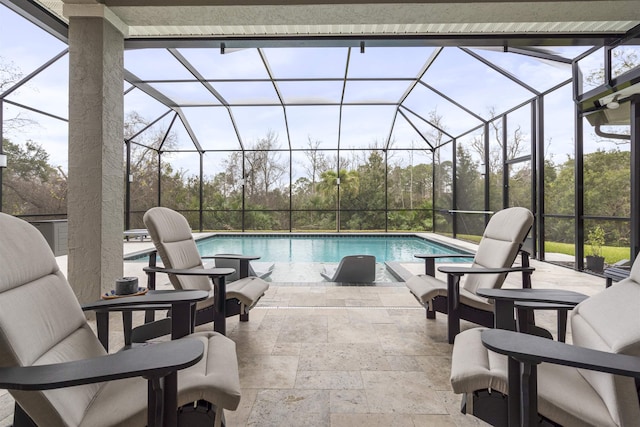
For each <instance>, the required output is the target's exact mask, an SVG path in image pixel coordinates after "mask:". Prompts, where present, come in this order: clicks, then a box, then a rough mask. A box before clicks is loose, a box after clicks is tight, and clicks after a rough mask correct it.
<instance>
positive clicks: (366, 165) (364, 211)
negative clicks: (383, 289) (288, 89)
mask: <svg viewBox="0 0 640 427" xmlns="http://www.w3.org/2000/svg"><path fill="white" fill-rule="evenodd" d="M143 123H144V120H142V118H141V117H140V116H139V115H137V114H132V115H130V116H128V117H127V125H126V126H125V130H126V134H129V135H133V134H135V130H136V129H138V128H140V126H141V125H142V124H143ZM500 134H501V132H499V131H498V129H496V131H495V135H492V142H495V144H494V145H495V146H496V147H498V148H499V147H500V145H501V144H503V143H504V141H500V139H499V136H498V135H500ZM143 135H144V134H143ZM161 143H162V144H163V145H162V149H161V150H160V151H164V153H163V154H162V155H161V159H162V161H161V162H160V165H161V172H160V174H158V164H159V163H158V151H157V150H158V149H159V147H160V144H161ZM482 144H483V136H478V137H477V138H475V139H472V140H471V141H470V142H468V143H466V144H463V143H458V144H457V146H456V152H455V157H456V164H455V166H456V168H455V171H456V177H455V178H456V179H455V181H456V186H455V187H456V203H455V207H456V208H457V209H461V210H484V208H485V206H484V188H485V181H484V180H485V173H484V172H485V170H484V166H483V165H482V164H481V161H480V160H479V159H480V158H481V157H480V156H479V150H480V148H481V147H482ZM509 144H510V146H511V147H512V148H513V151H512V153H511V154H510V156H512V157H513V158H516V157H518V156H519V155H520V154H521V153H522V151H523V150H525V147H526V146H527V144H528V142H527V141H526V139H525V138H524V137H523V136H522V132H521V131H520V129H519V128H516V129H514V130H513V131H512V135H510V142H509ZM175 145H176V140H175V136H174V135H172V134H169V136H168V137H165V135H164V134H163V132H161V131H157V133H153V132H149V133H148V134H146V135H144V136H143V137H142V138H141V139H140V138H138V139H136V141H135V142H132V143H130V146H131V174H132V175H133V176H134V180H133V182H132V183H131V185H130V189H131V194H130V198H131V209H132V211H133V215H132V221H133V222H132V224H131V226H132V227H134V228H135V227H141V226H142V223H141V217H142V215H143V214H144V212H145V211H146V210H147V209H149V208H151V207H153V206H156V205H157V204H158V185H160V186H161V196H160V204H162V205H163V206H168V207H171V208H174V209H177V210H180V211H183V212H184V213H185V215H186V216H187V217H188V219H189V220H190V223H191V224H192V226H193V227H194V228H197V227H198V220H199V210H200V188H201V185H202V194H203V201H202V208H203V211H204V215H203V228H204V229H207V230H239V229H241V228H242V226H243V220H244V228H245V229H246V230H289V228H290V227H291V228H293V229H295V230H300V231H302V230H336V229H337V227H338V224H339V226H340V229H341V230H345V231H346V230H353V231H358V230H367V231H375V230H384V229H385V227H388V229H389V230H406V231H432V230H433V229H434V224H433V220H432V219H433V218H434V216H433V215H432V210H433V209H434V208H435V209H436V210H437V211H438V214H437V215H435V218H436V221H437V224H436V228H437V229H438V230H439V231H442V230H447V227H450V224H449V222H450V217H449V216H447V215H446V214H442V213H440V211H439V210H441V209H451V208H452V207H454V204H453V199H452V197H453V194H452V189H453V182H454V180H453V162H452V159H451V154H450V153H446V154H445V153H436V155H435V156H431V153H430V152H427V153H426V155H427V156H428V157H427V158H433V159H434V161H433V162H424V161H421V162H415V163H414V158H413V156H414V154H416V153H421V157H420V158H421V159H422V160H424V159H425V152H420V150H418V149H416V150H415V151H407V150H403V151H402V152H400V151H394V150H393V149H390V150H388V151H387V152H386V153H385V152H383V151H382V150H378V149H373V148H370V149H365V150H355V151H344V152H341V156H340V157H339V158H338V156H337V155H336V153H335V152H331V151H323V150H320V149H319V147H320V141H317V140H314V139H313V138H311V137H310V138H309V140H308V141H307V147H306V149H305V150H304V151H303V156H298V157H297V158H298V160H299V163H300V164H298V165H297V166H298V169H299V170H303V171H304V174H303V176H300V177H298V178H296V179H295V180H293V182H291V183H289V169H290V166H289V165H290V159H289V155H288V152H284V151H278V149H279V148H280V147H279V142H278V135H276V134H275V133H273V132H271V131H269V132H266V134H265V136H264V137H262V138H260V139H258V140H257V141H254V142H253V144H249V146H248V148H247V150H246V151H245V152H244V153H242V152H239V151H238V152H230V153H214V154H212V155H211V161H212V162H216V163H217V164H218V165H220V167H219V168H217V169H218V170H220V172H217V173H215V174H207V173H206V170H205V174H204V175H203V177H202V181H201V180H200V177H199V176H197V175H194V174H189V173H188V172H187V171H185V170H183V169H176V168H175V167H174V166H173V165H172V155H171V153H170V151H171V149H172V147H174V146H175ZM3 147H4V151H5V153H6V154H7V155H8V157H9V159H10V160H9V167H8V168H6V170H5V172H4V175H3V206H2V208H3V209H2V210H3V211H5V212H8V213H11V214H14V215H23V216H28V215H53V214H57V215H62V216H64V215H65V214H66V192H67V177H66V174H65V172H64V170H62V169H61V168H60V167H56V166H54V165H52V164H50V161H49V154H48V153H47V151H46V150H45V148H44V147H43V145H42V144H40V143H38V142H35V141H28V142H26V143H25V144H22V145H21V144H15V143H13V142H12V141H10V140H8V139H4V141H3ZM518 147H519V148H518ZM124 149H125V150H126V145H125V148H124ZM501 152H502V150H501V149H497V148H496V149H495V150H492V151H491V153H490V157H491V158H490V159H489V176H488V178H487V179H488V180H489V189H490V194H491V195H492V197H491V198H490V199H491V201H490V203H491V209H494V210H497V209H500V208H501V206H502V187H503V184H502V182H503V177H502V174H503V169H502V165H503V164H504V162H503V161H502V160H501V159H500V158H499V157H500V156H501V154H500V153H501ZM300 159H303V160H300ZM629 162H630V153H629V152H628V151H623V150H621V149H620V148H619V147H616V148H613V149H609V150H597V151H595V152H592V153H588V154H585V156H584V199H585V214H587V215H593V216H600V217H617V218H624V217H629V216H630V180H629V176H630V167H629V164H630V163H629ZM574 167H575V162H574V159H573V158H572V157H571V156H567V158H566V159H564V161H562V162H558V163H555V162H554V161H553V160H552V159H547V160H545V205H546V209H545V210H546V213H547V214H557V215H560V216H567V217H569V218H549V219H547V221H546V223H545V224H546V226H545V228H546V236H545V239H546V240H549V241H558V242H566V243H571V242H573V241H574V225H573V221H572V220H571V218H570V217H572V216H573V215H574V200H575V197H574V193H575V188H574V187H575V186H574ZM159 176H160V177H161V178H160V180H159V178H158V177H159ZM508 182H509V205H511V206H526V207H529V206H530V204H531V164H530V162H523V163H522V164H520V165H516V166H514V167H513V168H512V170H511V172H510V173H509V181H508ZM338 183H339V185H338ZM123 185H125V184H124V183H123ZM434 186H435V187H434ZM434 195H435V199H434ZM243 208H244V216H243ZM290 208H291V209H292V210H293V212H292V213H291V214H290ZM52 218H53V216H52ZM461 218H462V219H463V220H462V221H459V224H460V227H459V233H461V234H475V235H477V234H480V233H481V232H482V229H483V219H482V216H479V215H475V216H473V215H468V216H462V215H461ZM598 224H600V225H601V226H602V227H603V228H604V230H605V236H606V244H608V245H615V246H625V245H628V235H629V231H628V230H629V227H628V223H627V222H626V221H599V222H598Z"/></svg>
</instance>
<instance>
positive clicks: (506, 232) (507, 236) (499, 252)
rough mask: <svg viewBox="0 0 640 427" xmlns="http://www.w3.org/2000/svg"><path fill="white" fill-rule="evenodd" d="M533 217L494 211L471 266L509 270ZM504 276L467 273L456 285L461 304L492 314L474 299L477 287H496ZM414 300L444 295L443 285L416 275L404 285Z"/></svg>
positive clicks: (526, 212) (522, 211) (515, 210)
mask: <svg viewBox="0 0 640 427" xmlns="http://www.w3.org/2000/svg"><path fill="white" fill-rule="evenodd" d="M532 225H533V214H532V213H531V212H530V211H529V210H528V209H526V208H519V207H515V208H508V209H504V210H501V211H499V212H496V213H495V214H494V215H493V216H492V217H491V219H490V220H489V223H488V224H487V227H486V228H485V231H484V234H483V236H482V239H481V240H480V244H479V245H478V250H477V252H476V255H475V257H474V259H473V263H472V264H471V266H472V267H484V268H501V267H511V266H512V265H513V263H514V261H515V259H516V257H517V256H518V251H519V249H520V246H521V245H522V243H523V242H524V240H525V238H526V237H527V234H528V233H529V230H530V229H531V226H532ZM506 277H507V275H506V274H467V275H465V276H463V277H462V279H461V283H460V296H461V298H460V300H461V302H462V303H463V304H466V305H470V306H472V307H476V308H479V309H480V310H485V311H492V310H493V304H492V303H491V302H489V300H487V299H485V298H482V297H478V296H477V295H476V290H477V289H479V288H500V287H502V284H503V283H504V280H505V278H506ZM406 285H407V287H408V288H409V290H410V291H411V293H413V294H414V295H415V296H416V298H417V299H418V300H419V301H420V302H421V303H422V304H423V305H427V304H428V303H429V302H430V301H431V300H432V299H433V298H435V297H436V296H447V284H446V282H443V281H441V280H439V279H436V278H434V277H431V276H428V275H426V274H419V275H417V276H413V277H411V278H410V279H409V280H407V282H406Z"/></svg>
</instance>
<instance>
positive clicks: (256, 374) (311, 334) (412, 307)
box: [0, 243, 604, 427]
mask: <svg viewBox="0 0 640 427" xmlns="http://www.w3.org/2000/svg"><path fill="white" fill-rule="evenodd" d="M147 245H148V243H127V244H126V250H127V251H129V252H131V251H135V250H140V249H142V248H143V247H146V246H147ZM410 261H411V260H410ZM60 263H61V265H63V267H65V260H64V259H60ZM402 265H403V267H405V268H406V269H407V270H409V271H413V272H416V273H417V272H420V271H422V264H420V263H411V262H409V263H406V264H402ZM532 265H533V266H534V267H535V268H536V271H535V273H534V275H533V283H534V287H538V288H550V287H552V288H558V287H561V288H562V289H570V290H575V291H578V292H583V293H586V294H589V295H592V294H594V293H596V292H599V291H601V290H602V289H604V279H603V278H599V277H595V276H592V275H588V274H583V273H577V272H575V271H573V270H570V269H566V268H562V267H558V266H554V265H551V264H548V263H541V262H537V261H535V260H534V261H532ZM141 268H142V265H141V264H135V265H132V263H126V268H125V274H126V275H139V277H140V280H141V282H142V283H144V276H143V274H142V271H141ZM518 279H519V277H518V276H517V275H514V276H511V277H509V278H508V280H507V284H506V286H507V287H517V286H518ZM250 317H251V320H250V321H249V322H248V323H240V322H239V321H238V318H237V317H232V318H229V319H228V323H227V329H228V333H227V335H228V336H229V337H230V338H231V339H233V340H234V341H235V342H236V344H237V353H238V362H239V367H240V383H241V386H242V392H243V395H242V401H241V403H240V406H239V408H238V410H237V411H235V412H228V413H227V415H226V417H227V422H228V425H230V426H245V425H246V426H261V427H262V426H289V425H290V426H301V425H309V426H348V427H357V426H366V427H372V426H378V425H379V426H388V425H393V426H428V425H433V426H467V425H480V424H481V423H480V422H479V421H478V420H476V419H474V418H473V417H470V416H465V415H462V414H460V412H459V407H460V405H459V404H460V398H459V396H457V395H454V394H453V392H452V391H451V387H450V385H449V365H450V355H451V348H452V346H451V345H449V344H448V343H447V338H446V317H445V316H444V315H438V318H437V319H436V320H428V319H426V318H425V312H424V309H423V308H422V307H420V306H419V305H418V304H417V302H416V301H415V300H414V298H413V297H412V296H411V295H410V294H409V292H408V290H407V289H406V287H405V286H404V284H403V283H385V284H384V285H382V286H341V285H333V284H327V283H271V288H270V289H269V291H268V293H267V295H265V297H263V298H262V300H261V301H260V304H259V306H257V307H256V308H254V309H253V310H252V311H251V316H250ZM537 322H538V323H539V324H541V325H542V326H545V327H547V328H549V329H550V330H552V332H554V333H555V315H554V314H553V313H551V312H541V313H539V315H538V316H537ZM119 324H120V322H119V318H118V316H117V315H114V317H113V319H112V325H113V326H117V325H119ZM474 326H475V325H473V324H470V323H467V322H463V324H462V328H463V329H466V328H470V327H474ZM210 327H211V326H210V325H204V326H201V327H200V329H208V328H210ZM114 329H115V328H114ZM111 336H112V341H117V340H120V341H121V336H120V332H119V331H118V330H113V331H112V334H111ZM568 339H569V340H570V335H569V338H568ZM116 347H117V345H114V346H113V348H116ZM12 411H13V406H12V400H11V398H10V396H9V395H8V394H7V393H6V392H5V391H1V392H0V420H2V421H1V422H0V425H3V426H4V425H10V424H11V417H12V415H11V414H12Z"/></svg>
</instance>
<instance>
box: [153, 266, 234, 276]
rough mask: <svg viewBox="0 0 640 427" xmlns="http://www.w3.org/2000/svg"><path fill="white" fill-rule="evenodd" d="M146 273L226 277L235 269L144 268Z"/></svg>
mask: <svg viewBox="0 0 640 427" xmlns="http://www.w3.org/2000/svg"><path fill="white" fill-rule="evenodd" d="M142 270H143V271H144V272H145V273H166V274H175V275H177V276H209V277H224V276H228V275H230V274H233V273H234V271H235V270H234V269H233V268H186V269H181V268H164V267H144V268H143V269H142Z"/></svg>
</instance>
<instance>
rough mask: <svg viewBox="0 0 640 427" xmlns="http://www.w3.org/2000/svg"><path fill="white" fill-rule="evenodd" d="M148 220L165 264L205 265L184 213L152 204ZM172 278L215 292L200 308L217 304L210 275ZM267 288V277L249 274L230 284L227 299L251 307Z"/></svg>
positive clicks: (178, 285)
mask: <svg viewBox="0 0 640 427" xmlns="http://www.w3.org/2000/svg"><path fill="white" fill-rule="evenodd" d="M144 224H145V226H146V227H147V230H149V235H150V236H151V239H152V240H153V244H154V246H155V247H156V249H157V251H158V253H159V254H160V258H161V259H162V262H163V264H164V266H165V267H167V268H176V269H190V268H204V267H203V264H202V259H201V258H200V253H199V252H198V247H197V246H196V242H195V240H194V239H193V234H192V233H191V227H190V226H189V223H188V222H187V220H186V218H185V217H184V216H182V215H181V214H179V213H178V212H176V211H173V210H171V209H168V208H163V207H157V208H151V209H149V210H148V211H147V212H146V213H145V214H144ZM169 279H170V280H171V284H172V285H173V286H174V288H175V289H198V290H206V291H210V292H211V295H212V297H211V298H209V299H207V300H205V301H201V302H199V303H198V304H197V305H196V308H197V309H198V310H199V309H202V308H205V307H209V306H211V305H213V292H212V285H211V281H210V279H209V278H208V277H206V276H177V275H173V274H170V275H169ZM267 289H269V284H268V283H267V282H265V281H264V280H263V279H260V278H258V277H246V278H243V279H240V280H236V281H234V282H232V283H228V284H227V299H233V298H236V299H238V300H239V301H240V302H241V303H242V304H244V305H245V306H246V307H249V308H250V307H253V306H254V305H255V304H256V303H257V302H258V300H259V299H260V297H262V296H263V295H264V293H265V292H266V291H267Z"/></svg>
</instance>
